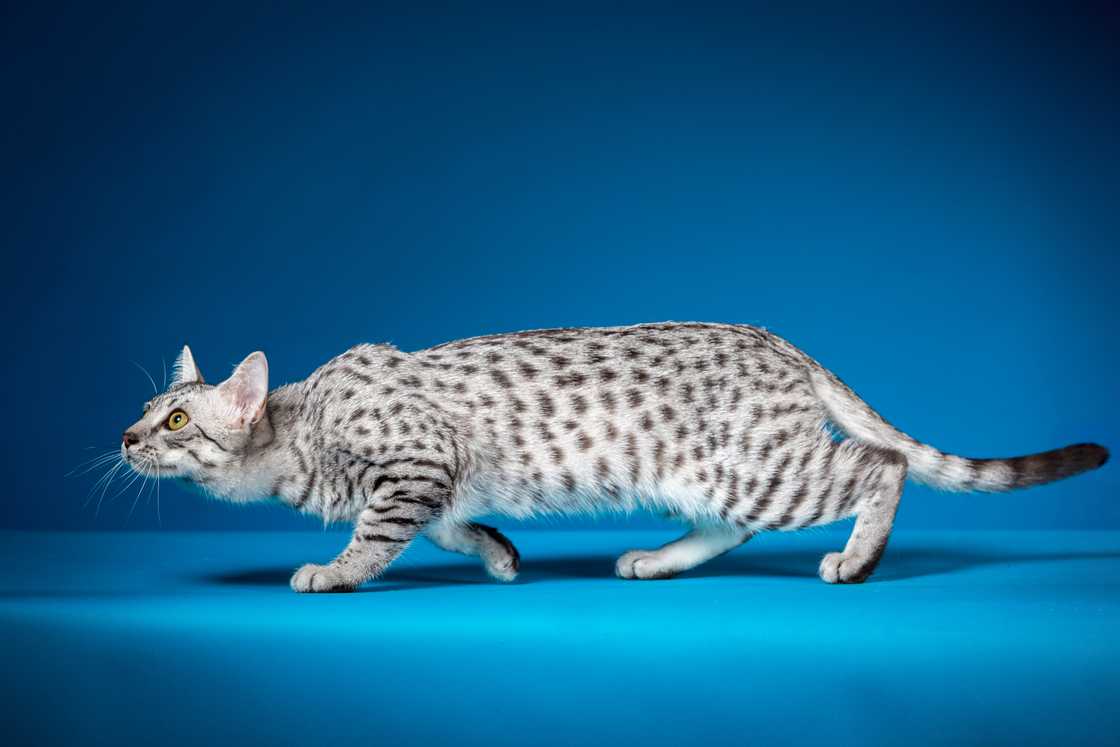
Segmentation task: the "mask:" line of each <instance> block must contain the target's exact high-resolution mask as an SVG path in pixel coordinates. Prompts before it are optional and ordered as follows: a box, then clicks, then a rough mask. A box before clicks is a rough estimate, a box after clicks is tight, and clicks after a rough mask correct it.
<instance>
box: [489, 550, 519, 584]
mask: <svg viewBox="0 0 1120 747" xmlns="http://www.w3.org/2000/svg"><path fill="white" fill-rule="evenodd" d="M519 560H520V559H519V558H518V557H517V556H516V555H510V554H509V553H504V552H503V553H501V554H497V553H495V554H494V555H492V556H487V557H486V558H485V563H486V572H487V573H489V574H490V576H491V577H493V578H495V579H497V580H498V581H507V582H508V581H513V580H514V579H515V578H517V569H518V566H519Z"/></svg>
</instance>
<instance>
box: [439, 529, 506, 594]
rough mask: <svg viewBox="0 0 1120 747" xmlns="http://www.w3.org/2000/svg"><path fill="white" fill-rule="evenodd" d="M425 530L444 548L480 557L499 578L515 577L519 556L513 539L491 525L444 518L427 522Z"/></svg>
mask: <svg viewBox="0 0 1120 747" xmlns="http://www.w3.org/2000/svg"><path fill="white" fill-rule="evenodd" d="M425 534H426V535H427V537H428V539H430V540H431V541H432V542H433V543H435V545H436V546H437V547H441V548H443V549H444V550H450V551H451V552H457V553H462V554H463V555H477V556H478V557H480V558H482V562H483V564H484V565H485V566H486V572H487V573H489V574H490V575H491V576H493V577H494V578H496V579H497V580H499V581H512V580H514V579H515V578H517V569H518V567H519V566H520V564H521V556H520V555H519V554H518V552H517V548H516V547H514V546H513V543H512V542H510V541H509V540H508V539H506V536H505V535H504V534H502V533H501V532H499V531H498V530H497V529H495V528H494V527H488V526H486V525H485V524H475V523H473V522H472V523H469V524H462V523H459V522H453V521H449V520H447V519H444V520H442V521H437V522H434V523H432V524H430V525H429V526H428V528H427V530H426V531H425Z"/></svg>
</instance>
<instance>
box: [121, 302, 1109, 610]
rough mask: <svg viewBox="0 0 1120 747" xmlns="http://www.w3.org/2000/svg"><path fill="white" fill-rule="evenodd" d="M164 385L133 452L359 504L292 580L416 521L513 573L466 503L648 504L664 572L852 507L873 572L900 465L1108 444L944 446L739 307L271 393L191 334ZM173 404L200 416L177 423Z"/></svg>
mask: <svg viewBox="0 0 1120 747" xmlns="http://www.w3.org/2000/svg"><path fill="white" fill-rule="evenodd" d="M192 402H193V405H192ZM150 405H151V408H150V410H148V411H147V414H146V416H145V419H144V420H142V421H141V422H140V423H138V424H137V425H135V426H133V427H132V428H131V429H130V430H129V431H128V432H127V433H126V437H125V444H124V446H122V449H123V450H124V453H125V456H126V458H127V459H129V461H130V463H132V464H133V465H134V466H138V465H139V466H143V465H144V464H146V463H151V461H152V460H157V461H158V463H159V465H160V471H161V473H164V474H167V473H168V472H170V474H172V475H175V476H180V477H185V478H187V479H190V480H192V481H194V482H197V483H198V484H200V485H202V486H203V487H205V488H207V489H209V490H210V491H212V492H214V493H216V494H218V495H220V496H223V497H226V498H229V499H232V500H241V501H244V500H255V499H261V498H267V497H269V496H277V497H278V498H279V499H280V500H282V501H283V502H284V503H287V504H289V505H291V506H293V507H295V508H297V509H299V510H301V511H305V512H309V513H315V514H318V515H321V516H323V517H324V518H325V519H327V520H353V521H354V522H355V531H354V535H353V538H352V540H351V542H350V545H349V546H348V547H347V548H346V550H344V551H343V553H342V554H341V555H340V556H339V557H338V558H336V559H335V560H334V561H333V562H332V563H330V564H329V565H326V566H315V565H309V566H304V568H302V569H300V570H299V571H297V572H296V574H295V576H293V578H292V586H293V588H295V589H296V590H298V591H324V590H340V589H350V588H354V587H355V586H357V585H358V584H360V583H362V582H363V581H365V580H367V579H368V578H371V577H373V576H375V575H377V574H378V573H380V572H381V571H382V570H383V569H384V568H385V567H386V566H387V565H388V563H389V562H391V560H392V559H393V558H394V557H396V555H397V554H399V552H400V551H401V550H402V549H403V548H404V547H405V545H407V543H408V542H410V541H411V540H412V539H413V538H414V537H415V536H417V535H418V534H420V533H424V534H426V535H427V536H428V537H429V538H430V539H432V540H433V541H434V542H436V543H437V544H438V545H440V546H442V547H445V548H447V549H449V550H455V551H458V552H467V553H473V554H478V555H480V556H481V557H482V558H483V560H484V562H485V563H486V566H487V569H488V570H489V571H490V572H491V574H492V575H494V576H495V577H497V578H501V579H510V578H512V577H513V576H514V575H515V574H516V570H517V562H518V559H517V553H516V550H515V549H514V548H513V546H512V544H510V543H509V541H508V540H506V539H505V537H503V536H502V535H501V534H500V533H499V532H497V531H496V530H494V529H492V528H490V527H485V526H482V525H479V524H475V523H472V522H471V519H472V517H474V516H478V515H481V514H485V513H498V514H506V515H510V516H514V517H527V516H530V515H533V514H537V513H542V512H587V511H596V510H604V509H606V510H617V511H629V510H631V509H634V508H636V507H639V506H644V507H648V508H653V509H656V510H661V511H667V512H668V513H670V514H673V515H675V516H677V517H679V518H680V519H682V520H684V521H685V522H687V523H689V524H690V525H692V527H693V530H692V531H691V532H689V533H688V534H687V535H686V536H685V537H683V538H682V539H681V540H678V541H677V542H674V543H671V544H669V545H667V546H665V547H664V548H661V549H659V550H653V551H641V550H639V551H632V552H630V553H627V554H625V555H623V556H622V557H621V558H620V559H619V562H618V566H617V572H618V574H619V575H620V576H623V577H625V578H663V577H666V576H670V575H673V574H675V573H677V572H680V571H682V570H686V569H688V568H691V567H694V566H695V565H697V564H699V563H701V562H704V561H705V560H708V559H710V558H711V557H714V556H715V555H718V554H721V553H723V552H725V551H727V550H729V549H731V548H732V547H735V546H736V545H738V544H741V543H742V542H744V541H745V540H747V539H748V538H749V537H750V536H751V535H752V534H754V533H756V532H758V531H761V530H764V529H797V528H800V527H805V526H812V525H815V524H823V523H828V522H832V521H836V520H838V519H842V518H845V517H848V516H851V515H853V514H855V515H856V516H857V517H858V518H857V521H856V525H855V528H854V530H853V532H852V536H851V539H850V540H849V542H848V545H847V547H846V548H845V549H844V551H842V552H837V553H830V554H829V555H827V556H825V558H824V560H823V561H822V563H821V567H820V574H821V577H822V578H824V579H825V580H826V581H830V582H837V581H839V582H852V581H861V580H863V579H864V578H866V577H867V576H868V575H870V573H871V572H872V571H873V570H874V568H875V565H876V564H877V562H878V560H879V557H880V556H881V555H882V552H883V549H884V548H885V546H886V542H887V539H888V537H889V534H890V529H891V525H892V523H893V520H894V514H895V509H896V507H897V505H898V500H899V497H900V495H901V491H902V485H903V482H904V480H905V478H906V477H907V474H908V473H909V474H910V475H911V476H913V477H916V478H918V479H921V480H923V481H925V482H929V483H932V484H934V485H937V486H939V487H942V488H946V489H952V490H989V491H993V490H1007V489H1011V488H1015V487H1023V486H1027V485H1033V484H1040V483H1044V482H1049V481H1051V480H1055V479H1059V478H1061V477H1066V476H1069V475H1072V474H1076V473H1078V472H1081V471H1084V470H1087V469H1091V468H1093V467H1097V466H1099V465H1100V464H1103V463H1104V461H1105V460H1106V459H1107V456H1108V454H1107V451H1105V450H1104V449H1103V448H1101V447H1099V446H1095V445H1091V444H1087V445H1078V446H1072V447H1067V448H1065V449H1060V450H1056V451H1052V452H1046V453H1044V454H1038V455H1033V456H1028V457H1018V458H1014V459H1007V460H968V459H963V458H961V457H956V456H951V455H946V454H942V453H941V452H939V451H937V450H936V449H933V448H932V447H930V446H926V445H923V444H920V443H918V442H917V441H914V440H913V439H911V438H910V437H908V436H906V435H905V434H902V433H900V432H899V431H897V430H895V429H894V428H892V427H891V426H890V425H888V424H887V423H886V422H885V421H883V420H882V419H881V418H880V417H879V416H878V415H877V414H876V413H875V412H874V411H873V410H871V408H870V407H868V406H867V405H866V404H865V403H864V402H863V401H862V400H860V399H859V398H858V397H856V395H855V394H853V393H852V391H851V390H850V389H848V388H847V387H846V386H845V385H844V384H843V383H841V382H840V381H839V380H838V379H837V378H836V377H835V376H833V375H832V374H831V373H829V372H828V371H826V370H825V369H823V368H822V367H821V366H820V365H819V364H818V363H816V362H815V361H814V360H812V359H811V358H809V357H808V356H807V355H805V354H804V353H802V352H801V351H800V350H798V349H797V348H795V347H793V346H792V345H790V344H789V343H788V342H786V341H785V340H783V339H781V338H779V337H777V336H775V335H773V334H771V333H769V332H766V331H764V330H761V329H757V328H754V327H747V326H734V325H715V324H672V323H670V324H653V325H638V326H633V327H620V328H603V329H556V330H540V331H533V332H523V333H516V334H504V335H494V336H489V337H480V338H473V339H469V340H460V341H456V342H451V343H447V344H445V345H440V346H437V347H434V348H430V349H427V350H422V351H419V352H416V353H411V354H409V353H402V352H400V351H398V350H396V349H394V348H392V347H389V346H384V345H361V346H358V347H356V348H353V349H352V350H349V351H347V352H346V353H343V354H342V355H340V356H338V357H337V358H335V359H333V360H331V361H330V362H328V363H327V364H325V365H324V366H322V367H321V368H319V369H318V370H316V371H315V372H314V373H313V374H312V375H311V376H310V377H308V378H307V379H306V380H305V381H303V382H300V383H297V384H291V385H288V386H284V387H281V388H279V389H277V390H275V391H273V392H271V393H268V392H267V366H266V363H265V361H264V357H263V355H261V354H259V353H254V354H253V355H252V356H250V357H249V358H248V359H246V361H245V362H244V363H243V364H242V365H241V366H240V367H239V368H238V370H237V371H235V373H234V375H233V376H232V377H231V378H230V379H229V380H228V381H227V382H224V383H223V384H221V385H220V386H218V387H209V386H206V385H205V384H203V383H201V375H199V374H198V370H197V367H196V366H195V365H194V361H193V358H192V357H191V354H190V351H189V350H184V355H183V358H182V359H181V361H180V374H179V377H178V379H177V382H176V383H175V384H174V385H173V386H172V387H171V389H170V390H169V391H168V392H167V393H165V394H162V395H160V396H159V397H157V398H156V399H155V400H153V401H152V403H150ZM191 407H193V408H194V409H195V412H191V409H190V408H191ZM171 413H183V415H184V416H185V418H187V424H186V425H184V426H179V427H178V429H176V430H174V431H172V430H170V427H171V426H170V425H167V423H168V422H169V421H168V417H169V416H170V414H171ZM833 426H834V427H835V428H837V429H839V430H841V431H843V432H844V433H846V434H847V435H848V436H849V438H848V439H847V440H844V441H840V440H837V438H836V437H835V436H834V432H833V430H832V427H833ZM130 434H132V435H131V436H130ZM144 434H148V435H149V436H151V438H149V439H147V440H145V439H144V438H143V435H144ZM157 435H158V439H157V438H156V437H157ZM146 460H147V461H146Z"/></svg>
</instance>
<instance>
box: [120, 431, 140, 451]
mask: <svg viewBox="0 0 1120 747" xmlns="http://www.w3.org/2000/svg"><path fill="white" fill-rule="evenodd" d="M121 443H123V444H124V447H125V448H126V449H127V448H128V447H130V446H135V445H136V444H138V443H140V437H139V436H137V435H136V434H135V433H133V432H132V431H125V432H124V436H122V437H121Z"/></svg>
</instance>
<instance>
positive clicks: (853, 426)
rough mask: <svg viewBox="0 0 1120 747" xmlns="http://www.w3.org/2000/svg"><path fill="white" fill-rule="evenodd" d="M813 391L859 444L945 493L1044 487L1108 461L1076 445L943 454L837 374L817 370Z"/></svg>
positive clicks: (1094, 448) (1097, 449) (1104, 454)
mask: <svg viewBox="0 0 1120 747" xmlns="http://www.w3.org/2000/svg"><path fill="white" fill-rule="evenodd" d="M809 375H810V379H811V381H812V384H813V389H814V390H815V391H816V393H817V396H818V397H819V398H820V400H821V403H822V404H823V405H824V407H825V409H826V410H827V411H828V414H829V417H830V419H831V420H832V422H833V423H834V424H835V425H836V426H837V427H839V428H840V429H841V430H843V431H844V432H845V433H847V434H848V435H849V436H851V437H852V438H854V439H856V440H857V441H862V442H864V443H867V444H871V445H873V446H879V447H881V448H886V449H893V450H894V451H898V452H900V453H902V454H903V455H904V456H905V457H906V459H907V461H908V462H909V470H910V471H909V474H910V476H911V477H914V478H915V479H917V480H919V481H921V482H924V483H927V484H929V485H932V486H934V487H937V488H941V489H943V490H956V491H968V490H979V491H984V492H988V493H998V492H1003V491H1006V490H1014V489H1015V488H1026V487H1030V486H1032V485H1044V484H1046V483H1048V482H1054V481H1055V480H1061V479H1062V478H1065V477H1072V476H1073V475H1077V474H1080V473H1082V472H1087V471H1089V470H1091V469H1096V468H1097V467H1100V466H1102V465H1103V464H1104V463H1105V462H1107V461H1108V449H1106V448H1104V447H1103V446H1098V445H1097V444H1075V445H1073V446H1066V447H1064V448H1061V449H1054V450H1052V451H1043V452H1041V453H1039V454H1030V455H1028V456H1019V457H1010V458H1007V459H968V458H965V457H960V456H955V455H953V454H943V453H942V452H940V451H938V450H937V449H935V448H933V447H932V446H930V445H928V444H923V443H921V442H919V441H916V440H915V439H913V438H911V437H910V436H908V435H906V434H905V433H903V432H902V431H900V430H898V429H897V428H895V427H894V426H892V425H891V424H890V423H888V422H887V421H885V420H883V418H882V417H880V416H879V413H877V412H875V411H874V410H872V409H871V407H870V406H868V404H867V403H866V402H864V401H863V400H862V399H860V398H859V397H858V396H856V393H855V392H853V391H852V390H851V389H850V388H849V387H848V386H847V385H846V384H845V383H844V382H842V381H840V379H839V378H837V377H836V376H835V375H834V374H832V373H831V372H829V371H826V370H825V369H823V368H820V367H819V366H818V365H813V366H811V368H810V372H809Z"/></svg>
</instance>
